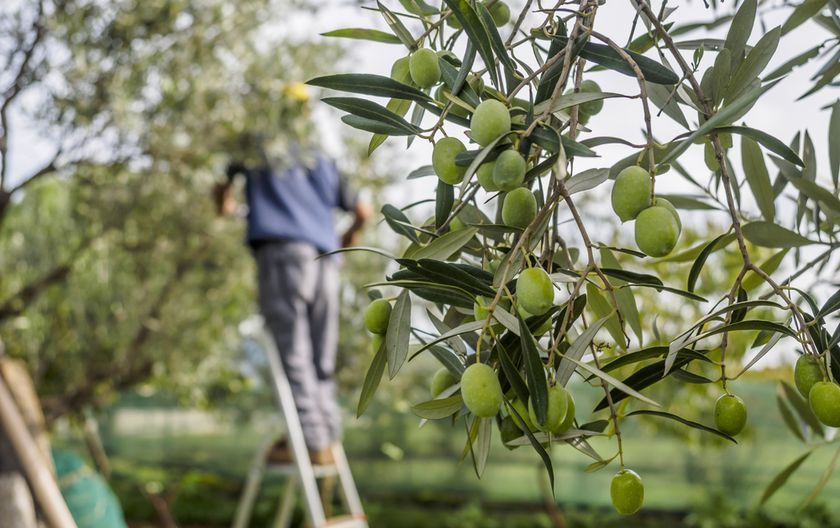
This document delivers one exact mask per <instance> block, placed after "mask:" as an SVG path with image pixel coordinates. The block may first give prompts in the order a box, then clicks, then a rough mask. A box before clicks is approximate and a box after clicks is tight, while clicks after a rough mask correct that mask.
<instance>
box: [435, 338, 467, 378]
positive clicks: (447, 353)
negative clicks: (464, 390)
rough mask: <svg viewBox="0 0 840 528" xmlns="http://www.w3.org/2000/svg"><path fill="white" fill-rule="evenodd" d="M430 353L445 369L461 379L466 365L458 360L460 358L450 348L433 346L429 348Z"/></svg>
mask: <svg viewBox="0 0 840 528" xmlns="http://www.w3.org/2000/svg"><path fill="white" fill-rule="evenodd" d="M429 352H431V353H432V355H433V356H435V358H437V360H438V361H440V362H441V364H443V366H444V367H446V368H447V370H449V372H451V373H452V375H453V376H455V377H456V378H460V377H461V374H463V372H464V364H463V363H461V360H460V359H458V356H456V355H455V353H454V352H452V351H451V350H449V349H448V348H445V347H442V346H437V345H432V346H430V347H429Z"/></svg>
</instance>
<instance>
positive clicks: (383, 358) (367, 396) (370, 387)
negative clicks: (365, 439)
mask: <svg viewBox="0 0 840 528" xmlns="http://www.w3.org/2000/svg"><path fill="white" fill-rule="evenodd" d="M387 358H388V355H387V353H386V352H385V343H384V342H383V343H382V344H381V345H380V346H379V350H377V351H376V354H375V355H374V356H373V360H372V361H371V362H370V367H368V370H367V373H366V374H365V381H364V382H363V383H362V393H361V394H360V395H359V405H358V406H357V407H356V418H358V417H360V416H361V415H363V414H364V413H365V410H366V409H367V407H368V405H369V404H370V401H371V400H372V399H373V396H374V394H376V389H377V388H378V387H379V382H380V381H381V380H382V373H383V372H385V363H386V362H387Z"/></svg>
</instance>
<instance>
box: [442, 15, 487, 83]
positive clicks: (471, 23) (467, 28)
mask: <svg viewBox="0 0 840 528" xmlns="http://www.w3.org/2000/svg"><path fill="white" fill-rule="evenodd" d="M443 1H444V3H445V4H446V6H447V7H448V8H449V9H451V10H452V15H450V16H455V18H457V19H458V21H459V22H460V23H461V26H462V27H463V28H464V32H465V33H466V34H467V37H468V38H469V40H470V42H472V43H473V45H474V46H475V48H476V50H477V51H478V54H479V55H480V56H481V59H482V60H483V61H484V65H485V66H486V67H487V69H488V71H489V73H490V78H491V80H492V81H493V85H494V86H498V85H499V74H498V72H497V71H496V61H495V58H494V56H493V45H492V43H491V42H490V37H489V36H488V35H487V29H486V28H485V27H484V24H482V23H481V19H480V18H479V17H478V13H476V12H475V9H473V6H472V5H470V2H468V1H467V0H443Z"/></svg>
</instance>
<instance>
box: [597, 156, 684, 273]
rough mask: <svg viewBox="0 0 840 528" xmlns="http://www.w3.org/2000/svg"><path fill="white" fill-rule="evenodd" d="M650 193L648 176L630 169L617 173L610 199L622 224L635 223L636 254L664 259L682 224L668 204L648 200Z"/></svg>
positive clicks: (674, 244) (661, 200)
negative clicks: (631, 221) (637, 252)
mask: <svg viewBox="0 0 840 528" xmlns="http://www.w3.org/2000/svg"><path fill="white" fill-rule="evenodd" d="M652 189H653V179H652V178H651V176H650V173H649V172H648V171H646V170H644V169H643V168H641V167H638V166H635V165H634V166H632V167H627V168H626V169H624V170H622V171H621V172H619V173H618V176H616V178H615V183H614V184H613V188H612V194H611V196H610V199H611V202H612V208H613V211H615V214H616V215H618V218H619V219H621V221H622V222H627V221H628V220H635V221H636V226H635V232H636V246H638V248H639V250H640V251H642V252H643V253H644V254H645V255H648V256H651V257H664V256H665V255H667V254H669V253H670V252H671V251H672V250H673V249H674V247H675V246H676V245H677V241H678V240H679V238H680V232H681V231H682V222H681V221H680V215H679V213H678V212H677V209H676V208H675V207H674V205H673V204H672V203H671V202H669V201H668V200H666V199H664V198H655V199H653V200H651V194H652Z"/></svg>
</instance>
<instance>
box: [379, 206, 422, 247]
mask: <svg viewBox="0 0 840 528" xmlns="http://www.w3.org/2000/svg"><path fill="white" fill-rule="evenodd" d="M381 212H382V216H383V217H385V222H386V223H387V224H388V225H389V226H390V227H391V229H393V230H394V232H395V233H397V234H398V235H403V236H404V237H406V238H408V239H410V240H411V241H412V242H417V243H420V239H419V238H417V233H416V232H415V231H414V229H412V228H410V227H408V226H407V225H409V226H410V225H411V220H409V219H408V217H407V216H405V213H403V212H402V211H400V210H399V209H397V208H396V207H394V206H393V205H391V204H385V205H383V206H382V210H381ZM406 224H407V225H406Z"/></svg>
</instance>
